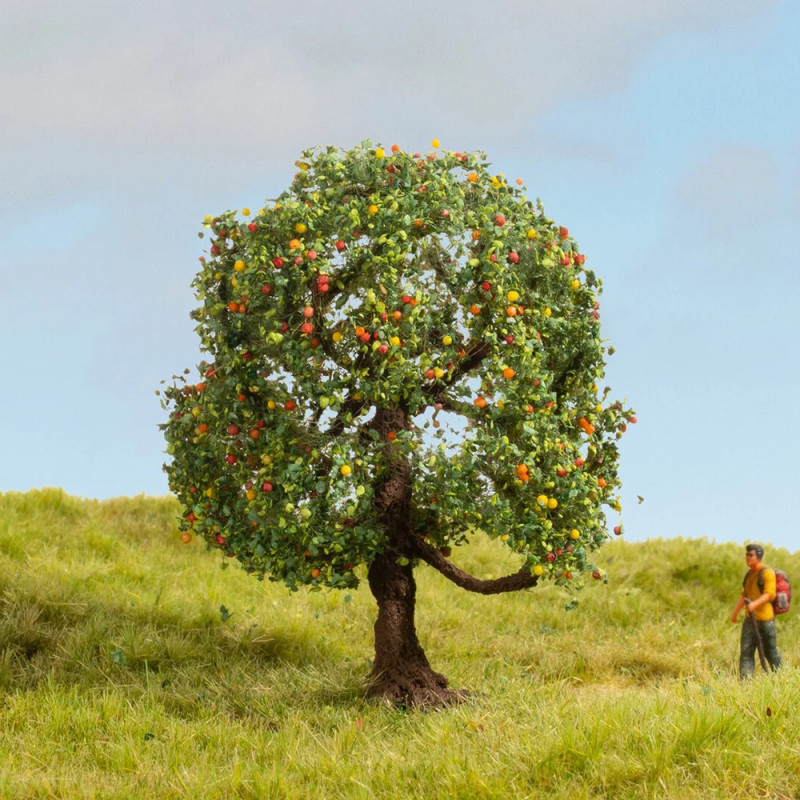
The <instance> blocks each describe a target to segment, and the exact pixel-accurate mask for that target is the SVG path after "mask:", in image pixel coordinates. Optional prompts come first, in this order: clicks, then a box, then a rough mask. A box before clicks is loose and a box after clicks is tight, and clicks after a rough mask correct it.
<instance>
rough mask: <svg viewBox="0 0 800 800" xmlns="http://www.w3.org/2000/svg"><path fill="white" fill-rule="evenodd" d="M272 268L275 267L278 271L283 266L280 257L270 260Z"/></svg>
mask: <svg viewBox="0 0 800 800" xmlns="http://www.w3.org/2000/svg"><path fill="white" fill-rule="evenodd" d="M272 266H273V267H275V269H280V268H281V267H282V266H283V259H282V258H281V257H280V256H275V258H273V259H272Z"/></svg>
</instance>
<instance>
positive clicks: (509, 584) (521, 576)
mask: <svg viewBox="0 0 800 800" xmlns="http://www.w3.org/2000/svg"><path fill="white" fill-rule="evenodd" d="M414 547H415V550H416V555H418V556H419V557H420V558H421V559H422V560H423V561H424V562H425V563H426V564H429V565H430V566H431V567H433V568H434V569H435V570H437V571H438V572H441V573H442V575H444V576H445V578H447V579H448V580H449V581H452V582H453V583H454V584H456V586H460V587H461V588H462V589H466V590H467V591H468V592H475V593H477V594H503V593H504V592H518V591H520V590H521V589H530V588H531V587H532V586H536V584H537V583H538V582H539V576H538V575H532V574H531V573H530V571H529V570H528V569H526V568H525V567H522V569H520V571H519V572H515V573H514V574H513V575H506V576H505V577H504V578H494V579H492V580H481V579H480V578H476V577H475V576H474V575H470V574H469V573H468V572H464V570H462V569H459V568H458V567H457V566H456V565H455V564H453V562H452V561H450V560H448V559H446V558H445V557H444V556H443V555H442V554H441V553H440V552H439V551H438V550H437V549H436V548H435V547H433V546H432V545H429V544H428V543H427V542H425V541H423V540H422V539H420V538H419V537H418V536H417V537H415V542H414Z"/></svg>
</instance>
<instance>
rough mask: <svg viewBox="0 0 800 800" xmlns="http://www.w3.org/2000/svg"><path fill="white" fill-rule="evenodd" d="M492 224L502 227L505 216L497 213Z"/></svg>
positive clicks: (504, 222)
mask: <svg viewBox="0 0 800 800" xmlns="http://www.w3.org/2000/svg"><path fill="white" fill-rule="evenodd" d="M494 224H495V225H498V226H500V227H501V228H502V227H503V225H505V224H506V218H505V217H504V216H503V215H502V214H498V215H497V216H496V217H495V218H494Z"/></svg>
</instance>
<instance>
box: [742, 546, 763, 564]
mask: <svg viewBox="0 0 800 800" xmlns="http://www.w3.org/2000/svg"><path fill="white" fill-rule="evenodd" d="M744 551H745V553H755V554H756V555H757V556H758V560H759V561H761V559H762V558H764V548H763V547H762V546H761V545H760V544H748V545H747V547H745V548H744Z"/></svg>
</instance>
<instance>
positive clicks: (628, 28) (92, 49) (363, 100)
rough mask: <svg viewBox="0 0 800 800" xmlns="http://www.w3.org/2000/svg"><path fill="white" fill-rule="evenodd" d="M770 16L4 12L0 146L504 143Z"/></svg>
mask: <svg viewBox="0 0 800 800" xmlns="http://www.w3.org/2000/svg"><path fill="white" fill-rule="evenodd" d="M774 5H775V1H774V0H728V1H727V2H726V3H725V4H720V3H718V2H717V0H673V1H672V2H669V3H642V2H640V0H606V2H605V3H603V4H602V7H600V6H598V4H597V3H596V2H595V0H573V2H563V1H562V2H536V3H532V2H522V0H502V2H496V3H492V4H487V3H484V2H477V0H468V2H460V3H458V2H451V3H446V2H444V3H439V4H436V5H433V4H429V3H425V2H422V1H421V0H414V1H413V2H410V3H406V4H405V5H403V6H402V7H396V8H395V7H389V6H386V5H381V4H374V3H369V2H365V0H359V1H356V2H351V3H348V4H345V5H341V4H332V3H324V2H319V0H313V2H312V0H305V1H304V2H303V1H302V0H301V2H296V3H294V4H288V3H284V2H254V1H253V0H248V1H245V0H240V1H239V2H230V3H226V4H225V5H224V6H220V5H219V4H218V3H211V2H209V1H208V0H200V1H199V2H195V3H191V4H188V3H177V2H172V3H169V2H167V3H163V2H158V3H156V2H152V1H149V2H148V1H145V2H140V3H137V4H131V3H127V2H116V3H113V2H103V3H94V4H92V3H85V2H81V3H77V2H64V1H63V0H62V2H30V3H27V4H20V3H11V9H10V10H6V12H5V20H4V22H5V28H4V29H5V33H4V34H2V39H1V40H0V51H2V52H3V56H2V61H4V62H5V64H4V65H3V66H4V67H5V69H4V72H5V75H6V77H5V78H4V84H3V89H2V100H3V102H2V104H0V123H1V124H0V129H2V130H3V131H4V133H3V134H2V139H0V141H2V142H3V143H4V144H5V145H6V146H7V147H8V146H13V147H19V146H26V145H29V144H30V143H31V142H36V141H40V140H44V141H53V140H60V139H71V140H79V141H84V142H86V141H89V142H92V143H93V144H94V145H95V146H98V147H102V148H107V149H111V150H115V149H118V150H125V149H128V148H131V147H135V148H137V149H144V150H146V151H152V150H158V151H167V152H183V153H192V154H194V155H196V156H203V155H207V156H208V157H209V159H210V160H211V161H214V162H219V161H220V160H223V161H224V159H225V158H230V159H240V158H242V157H252V155H251V154H252V153H254V152H256V151H259V152H270V153H272V154H274V155H277V154H278V153H276V151H279V153H280V155H281V156H282V157H283V156H285V155H288V154H294V153H296V151H297V149H298V148H299V147H302V146H305V145H307V144H313V143H315V142H322V141H324V142H329V141H332V142H334V143H339V144H343V145H349V144H351V143H352V142H353V141H354V140H357V139H359V138H361V137H362V136H364V135H370V136H373V137H375V138H378V137H381V138H384V137H390V136H391V133H390V132H395V131H396V132H397V135H398V138H399V137H401V136H403V135H404V136H411V135H413V133H414V132H419V131H420V129H423V130H426V131H427V130H430V135H433V134H436V135H439V136H441V137H443V138H444V137H445V136H446V135H447V134H448V133H450V134H452V138H455V136H456V135H459V136H464V135H466V136H467V137H468V138H472V137H476V136H477V137H485V134H486V132H487V131H491V132H492V133H493V135H494V136H496V137H498V138H500V139H505V140H513V139H514V138H517V137H519V134H520V121H521V120H523V119H525V118H526V117H529V116H530V115H531V114H534V115H535V114H536V113H539V112H544V111H548V110H551V109H552V108H554V107H556V106H557V105H559V104H560V103H562V102H563V101H565V100H571V99H575V98H580V97H586V96H594V95H598V94H604V93H606V92H608V91H611V90H614V89H617V88H619V87H621V86H624V85H625V82H626V81H627V79H628V76H629V75H630V73H631V71H632V69H633V68H634V67H635V66H636V64H637V62H638V60H639V59H641V57H642V56H643V55H644V54H646V53H647V52H648V50H649V49H650V48H652V47H653V46H654V45H655V44H656V43H657V42H658V41H659V40H660V39H661V38H663V37H664V36H667V35H669V34H670V33H672V32H675V31H679V30H702V29H708V28H713V27H717V26H721V25H727V24H732V23H735V22H737V21H741V20H742V19H745V18H747V17H749V16H751V15H754V14H758V13H761V12H763V11H764V10H765V9H767V8H769V7H771V6H774ZM0 64H2V62H0ZM411 146H413V143H411ZM454 146H471V142H467V143H466V145H464V144H462V143H461V142H458V143H456V144H454Z"/></svg>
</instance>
